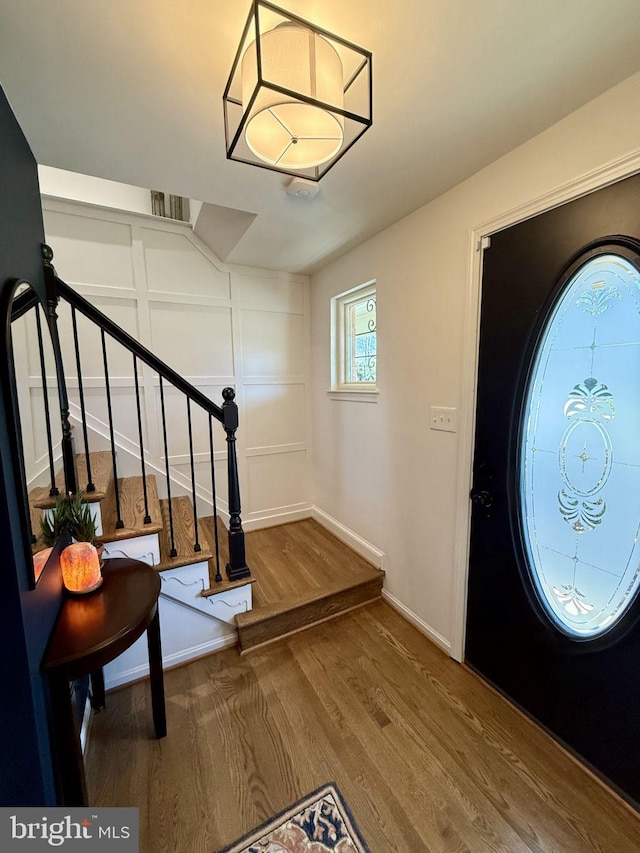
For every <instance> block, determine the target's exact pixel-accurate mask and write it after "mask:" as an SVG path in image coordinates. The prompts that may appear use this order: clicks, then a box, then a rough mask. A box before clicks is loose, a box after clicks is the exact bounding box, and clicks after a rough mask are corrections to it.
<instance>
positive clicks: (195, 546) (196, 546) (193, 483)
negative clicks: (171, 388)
mask: <svg viewBox="0 0 640 853" xmlns="http://www.w3.org/2000/svg"><path fill="white" fill-rule="evenodd" d="M187 423H188V426H189V461H190V462H191V497H192V500H193V529H194V531H195V540H196V541H195V542H194V543H193V550H194V551H195V552H196V553H197V552H198V551H202V547H201V545H200V539H199V537H198V507H197V503H196V469H195V464H194V460H193V430H192V428H191V400H190V399H189V397H187Z"/></svg>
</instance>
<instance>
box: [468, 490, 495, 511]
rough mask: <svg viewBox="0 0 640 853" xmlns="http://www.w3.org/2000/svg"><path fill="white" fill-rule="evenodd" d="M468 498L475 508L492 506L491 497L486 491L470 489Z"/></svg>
mask: <svg viewBox="0 0 640 853" xmlns="http://www.w3.org/2000/svg"><path fill="white" fill-rule="evenodd" d="M470 498H471V500H472V502H473V503H474V504H475V505H476V506H482V507H484V508H485V509H489V507H490V506H493V495H492V494H491V492H488V491H487V490H486V489H482V490H480V489H472V490H471V495H470Z"/></svg>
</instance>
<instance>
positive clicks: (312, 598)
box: [236, 569, 384, 627]
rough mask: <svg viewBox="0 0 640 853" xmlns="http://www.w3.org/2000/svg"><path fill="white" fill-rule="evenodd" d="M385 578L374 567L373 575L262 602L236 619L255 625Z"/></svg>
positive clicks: (238, 621)
mask: <svg viewBox="0 0 640 853" xmlns="http://www.w3.org/2000/svg"><path fill="white" fill-rule="evenodd" d="M383 580H384V572H382V571H380V570H379V569H373V570H372V572H371V576H370V577H367V578H362V579H360V580H354V581H352V582H350V583H349V582H342V583H341V582H339V581H336V582H334V583H333V584H331V585H330V586H326V587H324V588H323V589H322V590H318V591H316V592H305V593H301V594H300V595H299V596H297V597H294V598H289V599H287V600H286V601H280V602H275V603H272V604H262V605H260V606H258V607H254V608H253V610H250V611H248V612H247V613H241V614H240V615H238V617H237V618H236V621H237V623H238V625H239V626H240V625H242V626H243V627H244V626H245V625H254V624H256V623H258V622H263V621H265V620H266V619H271V618H273V617H275V616H280V615H282V614H283V613H285V612H288V611H290V610H299V609H300V608H301V607H305V606H306V605H307V604H314V603H320V602H322V601H323V600H324V599H328V598H332V597H334V596H335V595H337V594H338V593H341V592H347V591H349V590H354V589H357V588H358V587H364V586H366V585H367V584H370V583H371V582H372V581H379V582H380V583H382V581H383Z"/></svg>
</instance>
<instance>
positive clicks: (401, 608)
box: [382, 589, 451, 656]
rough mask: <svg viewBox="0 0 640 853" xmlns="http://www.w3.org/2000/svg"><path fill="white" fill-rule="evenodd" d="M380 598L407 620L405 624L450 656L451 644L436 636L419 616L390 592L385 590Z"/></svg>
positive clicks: (440, 636) (436, 633) (435, 632)
mask: <svg viewBox="0 0 640 853" xmlns="http://www.w3.org/2000/svg"><path fill="white" fill-rule="evenodd" d="M382 597H383V598H384V600H385V601H386V602H387V604H389V605H390V606H391V607H393V609H394V610H397V611H398V613H399V614H400V615H401V616H404V618H405V619H406V620H407V622H411V624H412V625H413V626H414V627H415V628H417V629H418V631H420V633H421V634H424V635H425V637H428V638H429V639H430V640H431V641H432V642H433V643H435V644H436V646H439V647H440V648H441V649H442V651H443V652H446V653H447V654H448V655H449V656H450V655H451V643H450V642H449V640H445V638H444V637H443V636H442V635H441V634H438V632H437V631H434V629H433V628H432V627H431V626H430V625H427V623H426V622H424V621H423V620H422V619H421V618H420V617H419V616H416V614H415V613H414V612H413V611H412V610H409V608H408V607H406V606H405V605H404V604H403V603H402V602H401V601H398V599H397V598H396V597H395V595H391V593H390V592H387V590H386V589H383V590H382Z"/></svg>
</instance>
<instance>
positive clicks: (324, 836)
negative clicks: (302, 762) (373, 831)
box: [218, 783, 370, 853]
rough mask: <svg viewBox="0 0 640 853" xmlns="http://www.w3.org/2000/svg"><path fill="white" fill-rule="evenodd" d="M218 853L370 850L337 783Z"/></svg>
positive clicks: (355, 852) (362, 852)
mask: <svg viewBox="0 0 640 853" xmlns="http://www.w3.org/2000/svg"><path fill="white" fill-rule="evenodd" d="M218 853H370V851H369V848H368V847H367V845H366V844H365V842H364V840H363V838H362V836H361V835H360V830H359V829H358V827H357V826H356V822H355V820H354V819H353V817H352V815H351V812H350V811H349V809H348V807H347V806H346V804H345V802H344V800H343V798H342V795H341V794H340V791H338V788H337V786H336V785H335V784H334V783H329V784H327V785H323V786H322V787H321V788H318V790H317V791H313V792H312V793H311V794H307V796H306V797H303V799H301V800H298V802H297V803H294V804H293V805H292V806H289V808H288V809H285V811H283V812H281V813H280V814H279V815H276V816H275V817H272V818H271V819H270V820H268V821H267V822H266V823H263V824H262V826H259V827H258V828H257V829H254V830H253V832H250V833H249V834H248V835H245V836H244V837H243V838H240V839H239V840H238V841H236V842H234V843H233V844H231V845H230V846H229V847H225V848H224V850H219V851H218Z"/></svg>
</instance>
